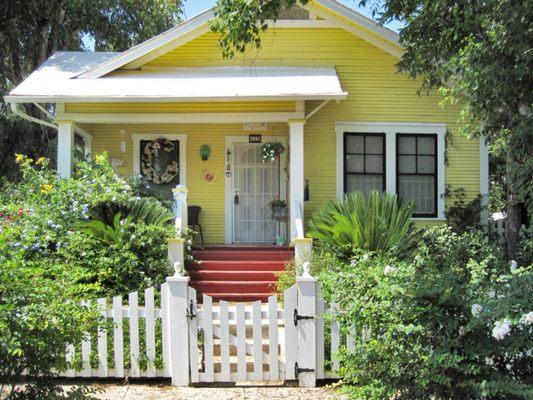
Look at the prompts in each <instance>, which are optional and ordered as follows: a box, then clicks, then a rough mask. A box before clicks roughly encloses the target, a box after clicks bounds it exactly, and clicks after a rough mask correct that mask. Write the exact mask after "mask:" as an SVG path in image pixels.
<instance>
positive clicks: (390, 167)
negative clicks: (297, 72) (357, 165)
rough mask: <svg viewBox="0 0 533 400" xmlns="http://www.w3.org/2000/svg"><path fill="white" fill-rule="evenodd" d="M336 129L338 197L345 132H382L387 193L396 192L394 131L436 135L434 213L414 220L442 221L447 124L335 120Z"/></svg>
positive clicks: (340, 191)
mask: <svg viewBox="0 0 533 400" xmlns="http://www.w3.org/2000/svg"><path fill="white" fill-rule="evenodd" d="M335 132H336V141H337V142H336V178H337V185H336V186H337V198H339V199H341V198H342V197H343V196H344V133H345V132H353V133H384V134H385V152H386V154H385V181H386V188H385V189H386V192H387V193H390V194H396V134H397V133H415V134H430V135H434V134H437V162H438V165H437V192H438V193H437V216H436V217H429V218H426V217H416V218H413V219H414V220H417V221H443V220H445V219H446V215H445V208H444V206H445V205H444V194H445V191H446V182H445V179H446V170H445V168H446V166H445V161H444V151H445V141H446V124H432V123H416V122H337V123H336V124H335Z"/></svg>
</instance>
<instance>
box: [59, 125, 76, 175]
mask: <svg viewBox="0 0 533 400" xmlns="http://www.w3.org/2000/svg"><path fill="white" fill-rule="evenodd" d="M74 128H75V126H74V122H72V121H59V122H58V127H57V172H58V174H59V176H61V177H62V178H70V175H71V173H72V165H73V158H74V154H73V151H74Z"/></svg>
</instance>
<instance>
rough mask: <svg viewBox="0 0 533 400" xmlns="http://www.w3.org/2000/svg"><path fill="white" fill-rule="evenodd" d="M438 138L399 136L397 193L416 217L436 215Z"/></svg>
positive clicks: (415, 135) (417, 135)
mask: <svg viewBox="0 0 533 400" xmlns="http://www.w3.org/2000/svg"><path fill="white" fill-rule="evenodd" d="M437 169H438V168H437V135H433V134H405V133H398V134H397V135H396V192H397V194H398V196H399V197H400V199H402V200H410V201H413V203H414V214H413V216H415V217H436V216H437Z"/></svg>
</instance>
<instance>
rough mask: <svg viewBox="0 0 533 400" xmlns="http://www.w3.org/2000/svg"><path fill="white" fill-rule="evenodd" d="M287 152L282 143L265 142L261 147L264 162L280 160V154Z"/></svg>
mask: <svg viewBox="0 0 533 400" xmlns="http://www.w3.org/2000/svg"><path fill="white" fill-rule="evenodd" d="M284 151H285V147H283V145H282V144H281V143H280V142H277V141H271V142H265V143H263V145H262V146H261V158H262V159H263V162H266V161H277V160H279V157H280V154H281V153H283V152H284Z"/></svg>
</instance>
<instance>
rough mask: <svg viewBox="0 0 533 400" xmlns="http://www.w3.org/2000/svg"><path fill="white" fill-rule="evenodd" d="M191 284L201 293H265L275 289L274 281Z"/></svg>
mask: <svg viewBox="0 0 533 400" xmlns="http://www.w3.org/2000/svg"><path fill="white" fill-rule="evenodd" d="M191 286H192V287H194V288H195V289H196V290H198V291H200V292H201V293H207V292H210V293H240V294H241V293H244V294H246V293H265V294H272V293H274V292H275V291H276V282H275V281H256V282H231V281H192V282H191Z"/></svg>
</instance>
